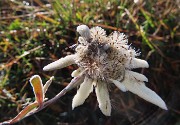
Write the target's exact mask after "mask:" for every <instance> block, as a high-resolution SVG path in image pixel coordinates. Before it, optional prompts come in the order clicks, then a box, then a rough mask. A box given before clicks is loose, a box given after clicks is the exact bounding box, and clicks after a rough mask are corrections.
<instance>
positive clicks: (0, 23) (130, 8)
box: [0, 0, 180, 125]
mask: <svg viewBox="0 0 180 125" xmlns="http://www.w3.org/2000/svg"><path fill="white" fill-rule="evenodd" d="M135 1H137V0H135ZM179 9H180V2H179V0H146V1H143V0H139V1H137V3H135V2H134V1H133V0H99V1H96V0H67V1H62V0H0V122H1V121H4V120H8V119H10V118H12V117H14V116H15V115H16V114H18V112H19V111H20V110H21V109H22V107H23V104H24V103H26V102H27V101H33V100H34V97H33V92H32V88H31V86H30V84H29V82H28V80H29V78H30V77H31V76H32V75H34V74H39V75H40V76H41V77H42V78H43V81H44V82H45V81H46V80H47V79H48V78H49V77H50V76H52V75H54V76H55V80H54V82H53V84H52V85H51V87H50V89H49V90H48V95H47V96H48V97H49V98H51V97H53V96H55V94H57V93H58V92H59V91H61V90H62V88H64V87H65V86H66V85H67V84H68V82H69V81H70V80H71V76H70V74H71V72H72V71H73V70H74V69H76V68H77V67H76V66H69V67H67V68H64V69H62V70H58V71H54V72H43V71H42V68H43V67H44V66H45V65H47V64H48V63H50V62H52V61H54V60H57V59H59V58H61V57H64V56H66V55H67V54H70V53H73V52H74V50H73V49H70V48H69V47H70V46H71V45H73V44H75V43H76V42H77V38H78V34H77V33H76V27H77V26H78V25H79V24H86V25H88V26H89V27H92V26H101V27H102V28H104V29H105V30H106V31H107V33H108V34H109V33H111V32H112V31H114V30H118V31H120V32H124V33H125V34H126V35H128V39H129V43H132V45H133V46H134V47H135V48H136V49H140V51H141V53H142V54H141V57H140V58H143V59H146V60H147V61H148V62H149V64H150V68H149V69H142V70H139V72H142V73H144V74H145V75H146V76H147V77H148V78H149V83H147V84H146V85H147V86H148V87H149V88H151V89H152V90H154V91H156V92H157V93H158V94H159V95H160V96H161V97H162V98H163V100H164V101H165V102H166V104H167V106H168V108H169V110H168V111H164V110H162V109H159V108H158V107H156V106H154V105H152V104H150V103H148V102H146V101H144V100H143V99H140V98H139V97H137V96H135V95H133V94H131V93H129V92H126V93H122V92H121V91H120V90H118V89H113V90H112V91H111V98H112V103H113V107H114V108H113V112H112V116H111V117H105V116H103V114H102V113H101V112H100V110H99V109H98V104H97V101H96V96H95V94H94V93H92V94H91V96H90V97H89V98H88V99H87V100H86V102H85V103H84V105H82V106H80V107H78V108H76V109H75V110H73V111H72V108H71V103H72V98H73V96H74V95H75V93H76V89H74V90H73V91H71V92H69V93H68V94H67V95H65V96H64V97H63V98H61V99H60V100H59V101H58V102H57V103H55V104H53V105H51V106H49V107H48V108H46V109H44V110H43V111H41V112H39V113H37V114H35V115H33V116H31V117H29V118H26V119H24V120H22V121H21V122H19V123H17V125H48V124H52V125H64V124H73V125H84V124H89V125H92V124H94V125H131V124H133V125H180V98H179V97H180V82H179V81H180V73H179V70H180V51H179V47H180V43H179V41H180V38H179V36H180V32H179V21H180V15H179V13H180V10H179Z"/></svg>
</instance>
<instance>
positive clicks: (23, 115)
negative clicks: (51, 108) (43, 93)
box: [0, 102, 38, 125]
mask: <svg viewBox="0 0 180 125" xmlns="http://www.w3.org/2000/svg"><path fill="white" fill-rule="evenodd" d="M37 106H38V103H37V102H34V103H31V104H30V105H28V106H27V107H25V108H24V109H23V110H22V111H21V112H20V113H19V114H18V115H17V116H16V117H14V118H13V119H12V120H9V121H5V122H3V123H0V125H7V124H14V123H16V122H18V121H20V120H21V119H23V118H24V117H25V116H26V115H27V114H28V113H29V112H31V111H32V110H33V109H35V108H36V107H37Z"/></svg>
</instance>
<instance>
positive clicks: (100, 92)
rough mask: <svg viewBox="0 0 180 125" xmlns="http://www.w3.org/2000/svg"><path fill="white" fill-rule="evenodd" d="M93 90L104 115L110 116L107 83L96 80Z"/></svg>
mask: <svg viewBox="0 0 180 125" xmlns="http://www.w3.org/2000/svg"><path fill="white" fill-rule="evenodd" d="M94 84H95V83H94ZM95 92H96V96H97V101H98V103H99V108H100V110H101V111H102V113H103V114H104V115H106V116H111V102H110V99H109V92H108V89H107V84H105V83H102V82H100V81H98V82H97V83H96V88H95Z"/></svg>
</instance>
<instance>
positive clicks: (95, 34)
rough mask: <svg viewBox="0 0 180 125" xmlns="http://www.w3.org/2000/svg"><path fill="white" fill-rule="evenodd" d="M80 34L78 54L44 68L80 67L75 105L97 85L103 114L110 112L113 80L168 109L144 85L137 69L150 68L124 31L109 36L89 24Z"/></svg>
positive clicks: (74, 72) (121, 87)
mask: <svg viewBox="0 0 180 125" xmlns="http://www.w3.org/2000/svg"><path fill="white" fill-rule="evenodd" d="M77 32H78V33H79V34H80V37H79V39H78V45H77V47H76V53H75V54H73V55H68V56H66V57H64V58H61V59H59V60H57V61H55V62H53V63H51V64H49V65H47V66H45V67H44V68H43V70H44V71H51V70H55V69H61V68H64V67H66V66H69V65H71V64H77V65H78V66H79V68H78V69H77V70H75V71H73V73H72V77H78V76H82V77H83V78H84V81H83V82H82V83H81V84H80V87H79V89H78V90H77V94H76V95H75V96H74V98H73V101H72V108H73V109H74V108H75V107H77V106H79V105H81V104H83V103H84V101H85V100H86V98H87V97H88V96H89V94H90V93H91V92H92V91H93V88H95V92H96V95H97V101H98V103H99V108H100V110H101V111H102V113H103V114H104V115H106V116H110V115H111V102H110V99H109V92H108V85H109V84H112V83H114V84H115V85H116V86H117V87H118V88H119V89H120V90H122V91H123V92H125V91H130V92H132V93H134V94H136V95H138V96H140V97H141V98H143V99H145V100H146V101H149V102H151V103H153V104H155V105H157V106H159V107H161V108H162V109H165V110H167V107H166V104H165V103H164V101H163V100H162V99H161V98H160V97H159V96H158V95H157V94H156V93H155V92H154V91H152V90H150V89H149V88H147V87H146V86H145V83H144V82H148V79H147V78H146V77H145V76H144V75H143V74H139V73H137V72H133V71H131V69H134V68H148V67H149V65H148V63H147V62H146V61H145V60H142V59H138V58H136V57H137V56H138V55H139V53H137V52H136V51H135V50H134V49H132V48H131V47H130V45H127V43H128V40H127V38H126V36H125V35H124V34H123V33H119V32H117V31H115V32H113V33H112V34H110V35H109V36H106V32H105V30H104V29H102V28H101V27H98V26H97V27H93V28H91V29H89V28H88V27H87V26H86V25H80V26H78V27H77Z"/></svg>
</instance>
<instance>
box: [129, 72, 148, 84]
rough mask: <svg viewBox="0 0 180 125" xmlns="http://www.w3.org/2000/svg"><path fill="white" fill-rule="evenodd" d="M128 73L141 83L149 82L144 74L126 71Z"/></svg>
mask: <svg viewBox="0 0 180 125" xmlns="http://www.w3.org/2000/svg"><path fill="white" fill-rule="evenodd" d="M126 72H127V73H128V74H129V75H131V76H132V77H131V78H133V79H136V80H139V81H142V82H143V81H145V82H148V78H147V77H146V76H145V75H143V74H140V73H137V72H133V71H128V70H126Z"/></svg>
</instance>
